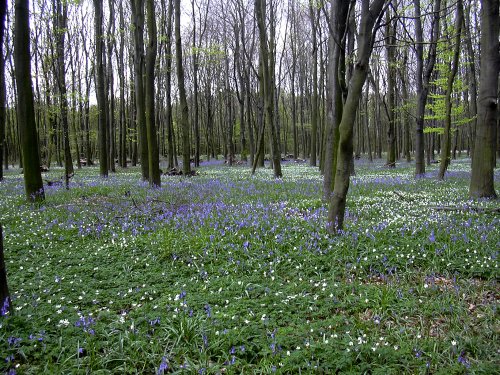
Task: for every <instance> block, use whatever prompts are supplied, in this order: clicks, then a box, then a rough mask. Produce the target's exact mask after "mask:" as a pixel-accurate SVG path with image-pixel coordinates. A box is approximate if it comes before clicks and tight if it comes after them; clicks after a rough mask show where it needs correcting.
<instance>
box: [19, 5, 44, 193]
mask: <svg viewBox="0 0 500 375" xmlns="http://www.w3.org/2000/svg"><path fill="white" fill-rule="evenodd" d="M14 35H15V38H14V61H15V74H16V86H17V95H18V100H17V119H18V125H19V133H20V139H21V151H22V160H23V168H24V186H25V189H26V196H27V198H28V200H29V201H31V202H41V201H43V200H44V199H45V193H44V190H43V182H42V175H41V173H40V155H39V151H38V137H37V133H36V123H35V107H34V103H33V85H32V82H31V55H30V26H29V1H28V0H16V2H15V28H14Z"/></svg>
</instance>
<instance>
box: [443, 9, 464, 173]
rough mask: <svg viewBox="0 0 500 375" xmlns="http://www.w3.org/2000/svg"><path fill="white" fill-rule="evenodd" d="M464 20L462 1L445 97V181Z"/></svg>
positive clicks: (457, 17)
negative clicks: (452, 97) (453, 93)
mask: <svg viewBox="0 0 500 375" xmlns="http://www.w3.org/2000/svg"><path fill="white" fill-rule="evenodd" d="M463 19H464V9H463V3H462V0H458V1H457V14H456V20H455V32H456V36H455V49H454V52H453V61H452V63H451V71H450V73H449V74H448V81H447V84H446V95H445V104H444V105H445V110H446V114H445V121H444V134H443V138H442V139H443V144H442V145H441V163H440V165H439V173H438V176H437V178H438V180H442V179H444V174H445V173H446V170H447V169H448V166H449V165H450V153H451V106H452V102H451V94H452V92H453V82H454V81H455V76H456V75H457V71H458V59H459V57H460V39H461V34H462V25H463Z"/></svg>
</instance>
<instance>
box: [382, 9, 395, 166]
mask: <svg viewBox="0 0 500 375" xmlns="http://www.w3.org/2000/svg"><path fill="white" fill-rule="evenodd" d="M385 30H386V41H387V44H386V51H387V64H388V68H387V108H386V110H387V118H388V120H389V124H388V127H387V162H386V166H387V167H389V168H395V167H396V134H395V132H396V129H395V113H394V111H395V109H396V95H395V90H396V67H395V64H396V61H395V55H396V25H395V20H391V16H390V14H389V12H387V13H386V28H385Z"/></svg>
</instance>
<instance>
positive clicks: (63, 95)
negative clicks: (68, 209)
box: [55, 0, 74, 189]
mask: <svg viewBox="0 0 500 375" xmlns="http://www.w3.org/2000/svg"><path fill="white" fill-rule="evenodd" d="M67 23H68V5H67V3H64V4H62V0H57V2H56V22H55V27H56V30H55V34H56V55H57V72H56V78H57V86H58V91H59V109H60V111H61V124H62V130H63V149H64V169H65V173H64V175H65V183H66V189H69V178H70V176H71V175H72V174H73V173H74V170H73V161H72V158H71V149H70V145H69V124H68V95H67V89H66V61H65V58H64V52H65V35H66V29H67Z"/></svg>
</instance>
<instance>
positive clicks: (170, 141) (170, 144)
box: [165, 0, 175, 169]
mask: <svg viewBox="0 0 500 375" xmlns="http://www.w3.org/2000/svg"><path fill="white" fill-rule="evenodd" d="M172 1H173V0H169V1H168V13H167V43H166V48H165V50H166V51H165V53H166V55H167V56H166V66H165V68H166V73H165V80H166V90H165V91H166V93H165V101H166V103H165V105H166V108H165V110H166V114H165V117H166V121H167V154H168V161H167V168H168V169H172V168H174V167H175V163H174V159H175V158H174V153H175V151H174V150H175V148H174V125H173V121H172V23H173V19H172V15H173V9H174V5H173V2H172Z"/></svg>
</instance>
